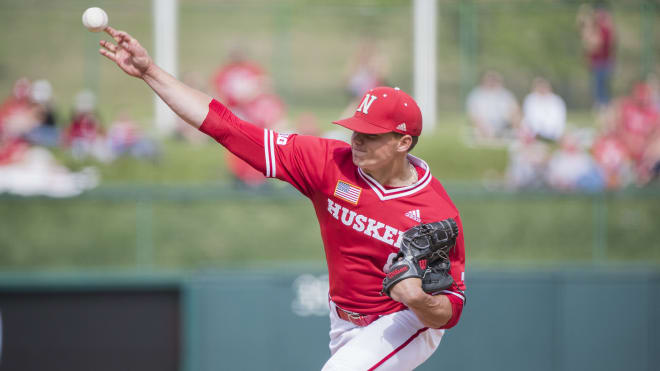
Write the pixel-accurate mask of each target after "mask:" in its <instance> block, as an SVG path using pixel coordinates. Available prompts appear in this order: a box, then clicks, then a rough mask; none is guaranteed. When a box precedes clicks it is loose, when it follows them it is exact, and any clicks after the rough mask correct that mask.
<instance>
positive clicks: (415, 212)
mask: <svg viewBox="0 0 660 371" xmlns="http://www.w3.org/2000/svg"><path fill="white" fill-rule="evenodd" d="M406 216H407V217H409V218H410V219H412V220H414V221H416V222H417V223H421V222H422V218H421V216H420V215H419V209H416V210H410V211H408V212H407V213H406Z"/></svg>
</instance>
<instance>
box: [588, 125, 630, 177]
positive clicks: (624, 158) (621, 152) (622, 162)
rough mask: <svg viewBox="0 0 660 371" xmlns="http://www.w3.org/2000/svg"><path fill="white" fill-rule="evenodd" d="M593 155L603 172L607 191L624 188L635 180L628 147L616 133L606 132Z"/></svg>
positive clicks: (596, 145) (595, 145)
mask: <svg viewBox="0 0 660 371" xmlns="http://www.w3.org/2000/svg"><path fill="white" fill-rule="evenodd" d="M592 154H593V157H594V160H595V161H596V163H597V164H598V166H599V167H600V168H601V170H602V172H603V178H604V182H605V187H606V188H607V189H619V188H623V187H625V186H627V185H629V184H630V183H632V181H633V180H634V172H633V168H632V164H631V161H630V156H628V151H627V150H626V147H625V146H624V145H623V143H622V142H621V139H620V138H619V137H618V136H617V135H616V134H614V133H611V132H609V133H608V132H606V133H605V134H604V135H601V136H600V137H599V138H597V139H596V141H595V143H594V145H593V147H592Z"/></svg>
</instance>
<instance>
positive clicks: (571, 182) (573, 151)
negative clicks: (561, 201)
mask: <svg viewBox="0 0 660 371" xmlns="http://www.w3.org/2000/svg"><path fill="white" fill-rule="evenodd" d="M546 180H547V183H548V185H550V187H552V188H553V189H556V190H559V191H564V192H571V191H590V192H595V191H600V190H602V189H603V188H604V185H605V182H604V179H603V175H602V172H601V170H600V168H599V167H598V166H597V164H596V162H595V161H594V160H593V159H592V157H591V155H590V154H589V153H588V152H587V151H586V150H585V149H584V148H582V146H580V143H579V142H578V140H577V138H576V137H574V136H573V135H572V134H566V135H564V136H563V138H562V140H561V144H560V147H559V148H558V149H557V150H555V152H554V153H553V154H552V156H551V157H550V160H549V161H548V169H547V173H546Z"/></svg>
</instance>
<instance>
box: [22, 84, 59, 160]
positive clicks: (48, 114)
mask: <svg viewBox="0 0 660 371" xmlns="http://www.w3.org/2000/svg"><path fill="white" fill-rule="evenodd" d="M30 98H31V101H32V104H33V109H34V110H35V115H36V119H37V126H36V127H35V128H34V129H32V130H30V131H29V132H28V133H26V135H25V139H26V140H27V141H28V142H30V143H33V144H36V145H41V146H46V147H55V146H57V145H58V140H59V132H58V129H57V119H56V116H55V109H54V107H53V87H52V86H51V84H50V82H48V80H37V81H35V82H34V83H33V84H32V87H31V92H30Z"/></svg>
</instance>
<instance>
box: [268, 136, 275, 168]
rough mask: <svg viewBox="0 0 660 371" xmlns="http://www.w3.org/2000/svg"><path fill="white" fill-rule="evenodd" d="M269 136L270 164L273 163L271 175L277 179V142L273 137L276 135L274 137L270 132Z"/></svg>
mask: <svg viewBox="0 0 660 371" xmlns="http://www.w3.org/2000/svg"><path fill="white" fill-rule="evenodd" d="M268 134H269V137H268V139H269V145H270V162H271V164H270V169H271V174H270V175H271V176H272V177H273V178H275V176H276V175H277V172H276V170H277V167H276V166H275V163H276V162H275V140H274V139H273V137H274V136H275V135H274V133H273V131H272V130H270V131H269V133H268Z"/></svg>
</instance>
